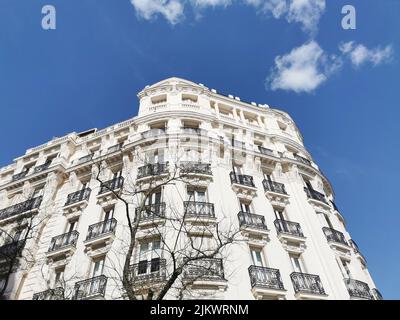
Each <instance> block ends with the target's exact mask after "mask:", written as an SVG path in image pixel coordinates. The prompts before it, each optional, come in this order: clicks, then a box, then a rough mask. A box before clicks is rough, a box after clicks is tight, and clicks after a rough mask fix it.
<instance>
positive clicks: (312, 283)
mask: <svg viewBox="0 0 400 320" xmlns="http://www.w3.org/2000/svg"><path fill="white" fill-rule="evenodd" d="M290 278H291V279H292V283H293V288H294V291H295V293H296V297H297V298H300V299H313V298H315V297H316V296H320V297H319V298H322V296H326V293H325V290H324V288H323V286H322V283H321V279H320V278H319V276H317V275H313V274H308V273H300V272H293V273H291V274H290Z"/></svg>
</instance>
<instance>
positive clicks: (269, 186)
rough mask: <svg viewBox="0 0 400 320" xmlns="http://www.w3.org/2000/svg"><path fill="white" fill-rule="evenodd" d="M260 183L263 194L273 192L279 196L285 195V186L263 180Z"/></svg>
mask: <svg viewBox="0 0 400 320" xmlns="http://www.w3.org/2000/svg"><path fill="white" fill-rule="evenodd" d="M262 183H263V186H264V191H265V192H267V191H269V192H275V193H280V194H287V192H286V189H285V185H284V184H283V183H279V182H275V181H270V180H267V179H264V180H263V182H262Z"/></svg>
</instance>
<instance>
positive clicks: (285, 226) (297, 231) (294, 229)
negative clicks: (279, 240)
mask: <svg viewBox="0 0 400 320" xmlns="http://www.w3.org/2000/svg"><path fill="white" fill-rule="evenodd" d="M274 224H275V228H276V231H278V233H286V234H290V235H293V236H296V237H302V238H304V235H303V230H301V227H300V223H297V222H292V221H286V220H280V219H276V220H275V221H274Z"/></svg>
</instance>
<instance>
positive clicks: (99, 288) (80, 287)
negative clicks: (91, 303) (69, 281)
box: [73, 275, 107, 300]
mask: <svg viewBox="0 0 400 320" xmlns="http://www.w3.org/2000/svg"><path fill="white" fill-rule="evenodd" d="M106 286H107V277H106V276H104V275H101V276H97V277H94V278H91V279H87V280H83V281H79V282H77V283H75V292H74V296H73V300H84V299H89V298H92V297H98V296H101V297H104V295H105V292H106Z"/></svg>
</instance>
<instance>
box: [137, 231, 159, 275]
mask: <svg viewBox="0 0 400 320" xmlns="http://www.w3.org/2000/svg"><path fill="white" fill-rule="evenodd" d="M139 246H140V248H139V257H138V260H139V265H138V274H139V275H140V274H146V273H151V272H157V271H159V270H160V257H161V242H160V240H159V239H157V240H149V241H145V242H142V243H140V245H139ZM148 262H150V268H149V263H148Z"/></svg>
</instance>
